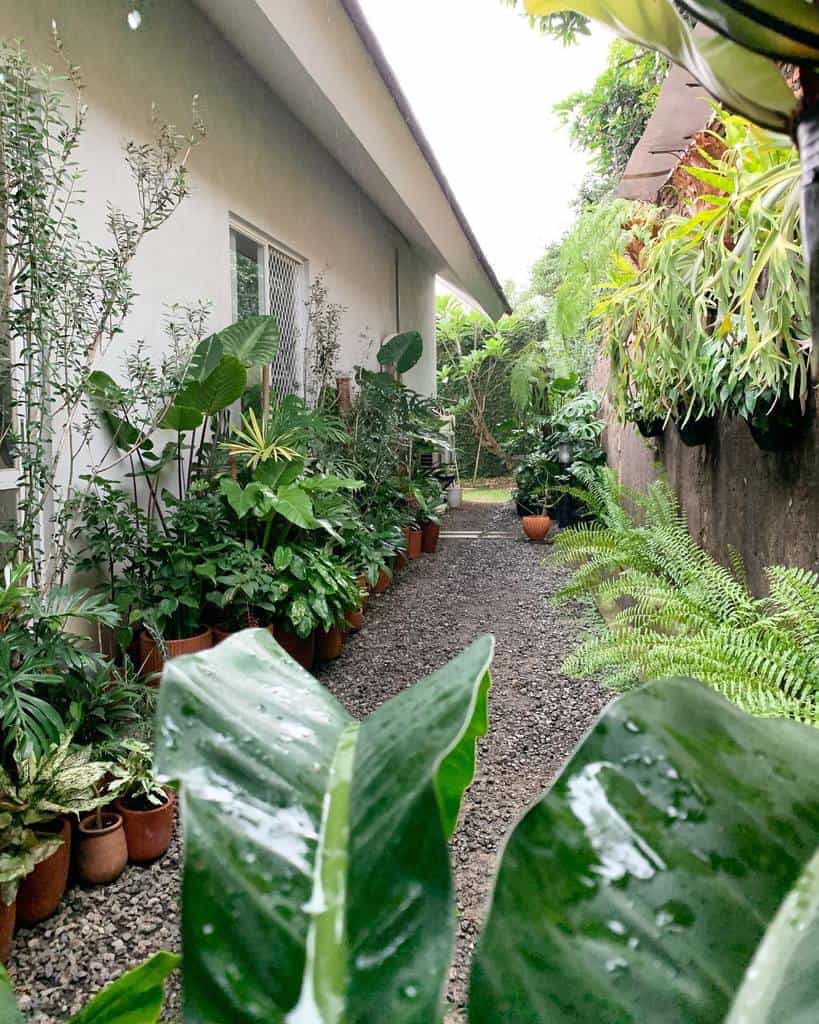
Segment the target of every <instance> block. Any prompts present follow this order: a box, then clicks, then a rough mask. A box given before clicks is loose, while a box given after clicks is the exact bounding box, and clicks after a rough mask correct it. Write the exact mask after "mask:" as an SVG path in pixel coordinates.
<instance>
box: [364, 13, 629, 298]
mask: <svg viewBox="0 0 819 1024" xmlns="http://www.w3.org/2000/svg"><path fill="white" fill-rule="evenodd" d="M361 4H362V6H363V8H364V10H365V12H366V15H367V18H368V19H369V22H370V24H371V25H372V27H373V29H374V31H375V33H376V34H377V36H378V38H379V40H380V42H381V45H382V46H383V48H384V51H385V52H386V54H387V57H388V59H389V61H390V63H391V64H392V66H393V68H394V70H395V72H396V74H397V75H398V79H399V81H400V82H401V85H402V87H403V89H404V92H405V93H406V95H407V98H408V99H409V101H410V104H411V105H412V108H413V110H414V111H415V113H416V115H417V116H418V118H419V120H420V122H421V125H422V126H423V128H424V131H425V133H426V135H427V138H428V139H429V140H430V142H431V143H432V147H433V149H434V150H435V153H436V155H437V157H438V159H439V160H440V162H441V165H442V166H443V169H444V172H445V174H446V176H447V178H448V179H449V182H450V184H451V185H452V188H453V189H454V191H455V195H456V196H457V197H458V200H459V201H460V203H461V206H462V207H463V209H464V212H465V213H466V216H467V218H468V220H469V222H470V224H471V225H472V227H473V229H474V231H475V233H476V235H477V236H478V240H479V241H480V243H481V246H482V248H483V249H484V251H485V252H486V255H487V256H488V258H489V261H490V262H491V263H492V266H493V267H494V269H495V271H496V273H497V275H498V277H499V278H500V280H501V281H502V282H505V281H506V280H507V279H508V278H513V279H514V280H515V282H516V283H517V284H518V285H523V284H525V283H526V282H527V281H528V277H529V269H530V267H531V265H532V264H533V263H534V262H535V260H536V259H537V258H538V257H539V256H540V255H541V253H542V252H543V249H544V246H545V245H546V244H547V243H548V242H551V241H554V240H557V239H558V238H559V237H560V236H561V235H562V234H563V232H564V231H565V230H566V228H568V226H569V225H570V223H571V221H572V213H571V211H570V210H569V203H570V202H571V200H572V199H573V198H574V196H575V193H576V192H577V187H578V185H579V184H580V181H581V179H582V177H583V174H584V172H585V169H586V163H585V159H584V157H583V156H582V155H581V154H580V153H578V152H577V151H576V150H574V149H573V148H572V147H571V146H570V144H569V139H568V129H565V128H562V127H561V125H560V124H559V123H558V121H557V118H556V117H555V116H554V114H553V113H552V106H553V104H554V103H556V102H557V101H558V100H561V99H563V98H564V97H566V96H567V95H568V94H569V93H572V92H575V91H576V90H577V89H584V88H587V87H588V86H589V85H590V84H591V83H592V82H593V81H594V79H595V78H596V77H597V75H598V74H599V73H600V71H601V70H602V69H603V66H604V64H605V58H606V53H607V50H608V47H609V41H610V38H611V37H610V36H608V35H607V34H606V33H604V32H603V31H602V30H601V31H597V32H596V33H595V34H594V35H593V36H592V37H591V38H584V39H583V41H582V42H581V43H580V45H579V46H576V47H569V48H564V47H563V46H562V45H561V44H560V43H559V42H558V41H557V40H553V39H551V38H549V37H545V36H541V35H540V34H539V33H538V32H536V31H534V30H533V29H531V28H530V27H529V24H528V22H527V21H526V19H525V18H524V17H522V16H521V15H520V14H519V13H518V12H516V11H515V10H513V9H512V8H510V7H505V6H503V4H501V2H500V0H412V2H411V3H398V2H396V0H361Z"/></svg>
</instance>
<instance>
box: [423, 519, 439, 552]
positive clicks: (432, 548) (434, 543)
mask: <svg viewBox="0 0 819 1024" xmlns="http://www.w3.org/2000/svg"><path fill="white" fill-rule="evenodd" d="M440 533H441V527H440V525H439V524H438V523H424V525H423V527H422V528H421V549H422V551H423V552H424V554H425V555H434V554H435V552H436V551H437V550H438V537H439V536H440Z"/></svg>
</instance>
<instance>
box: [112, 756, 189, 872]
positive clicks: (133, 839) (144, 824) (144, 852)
mask: <svg viewBox="0 0 819 1024" xmlns="http://www.w3.org/2000/svg"><path fill="white" fill-rule="evenodd" d="M111 775H112V782H111V786H110V792H112V793H116V794H117V800H116V803H115V805H114V806H115V808H116V812H117V814H119V815H120V816H121V817H122V822H123V828H124V830H125V841H126V843H127V846H128V859H129V860H130V861H131V862H132V863H134V864H147V863H150V862H151V861H155V860H158V859H159V858H160V857H161V856H163V854H164V853H165V852H166V851H167V849H168V847H169V846H170V845H171V839H172V837H173V821H174V804H175V798H174V795H173V792H172V791H171V790H170V789H166V788H165V787H163V786H160V785H159V783H158V782H157V781H156V776H155V775H154V762H153V754H152V752H151V748H150V747H149V746H148V745H147V743H142V742H141V741H140V740H134V739H129V740H123V742H122V746H121V750H120V754H119V757H118V758H117V760H116V762H115V763H114V766H113V769H112V772H111Z"/></svg>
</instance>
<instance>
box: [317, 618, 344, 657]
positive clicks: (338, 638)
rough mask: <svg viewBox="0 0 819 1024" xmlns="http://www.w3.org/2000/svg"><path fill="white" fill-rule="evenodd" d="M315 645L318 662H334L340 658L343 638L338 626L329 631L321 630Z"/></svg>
mask: <svg viewBox="0 0 819 1024" xmlns="http://www.w3.org/2000/svg"><path fill="white" fill-rule="evenodd" d="M317 643H318V650H317V654H318V659H319V661H335V660H336V658H340V657H341V649H342V647H343V646H344V636H343V634H342V632H341V630H340V629H339V627H338V626H333V628H332V629H330V630H323V629H322V630H321V631H320V632H319V635H318V641H317Z"/></svg>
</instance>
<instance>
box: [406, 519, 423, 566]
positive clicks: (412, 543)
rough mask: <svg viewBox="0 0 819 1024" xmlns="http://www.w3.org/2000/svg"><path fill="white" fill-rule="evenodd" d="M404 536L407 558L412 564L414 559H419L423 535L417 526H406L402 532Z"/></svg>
mask: <svg viewBox="0 0 819 1024" xmlns="http://www.w3.org/2000/svg"><path fill="white" fill-rule="evenodd" d="M404 536H405V537H406V538H407V558H408V559H409V560H410V561H411V562H414V561H415V559H416V558H420V557H421V545H422V543H423V539H424V535H423V533H422V532H421V530H420V529H419V528H418V527H417V526H415V527H410V526H408V527H407V528H406V529H405V530H404Z"/></svg>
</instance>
